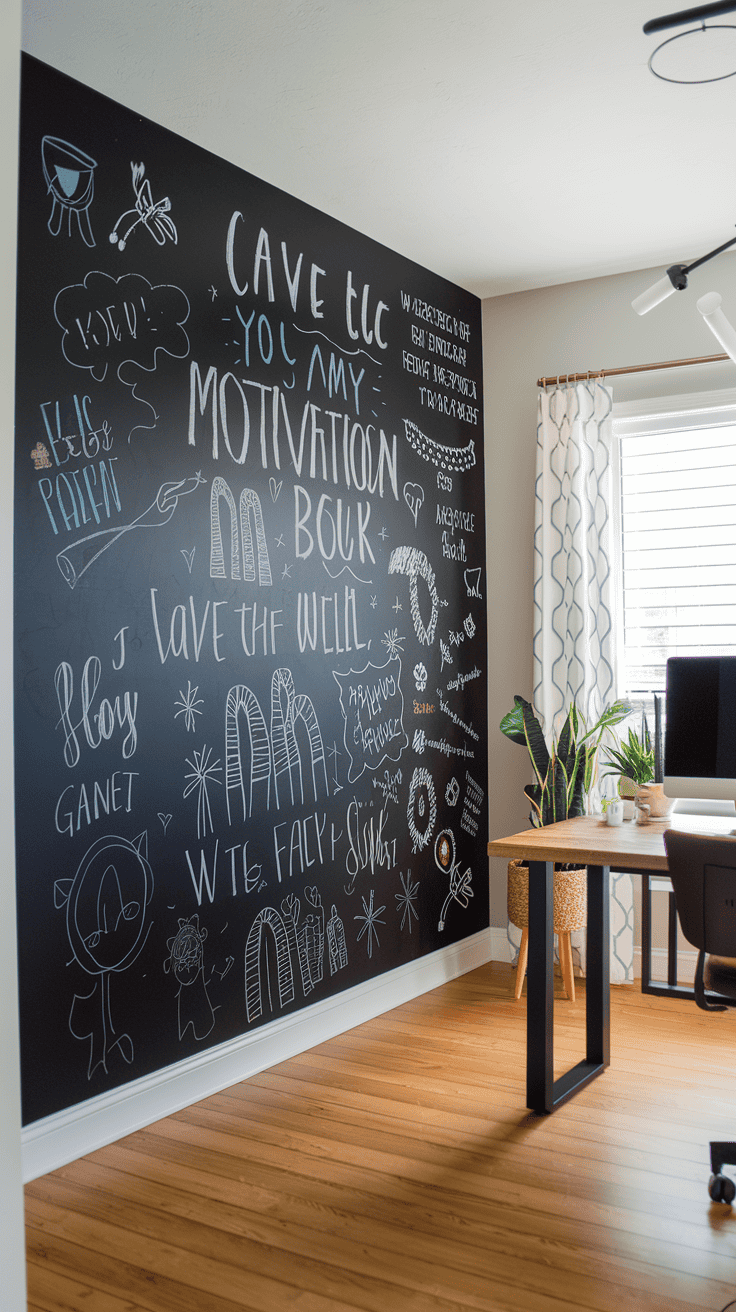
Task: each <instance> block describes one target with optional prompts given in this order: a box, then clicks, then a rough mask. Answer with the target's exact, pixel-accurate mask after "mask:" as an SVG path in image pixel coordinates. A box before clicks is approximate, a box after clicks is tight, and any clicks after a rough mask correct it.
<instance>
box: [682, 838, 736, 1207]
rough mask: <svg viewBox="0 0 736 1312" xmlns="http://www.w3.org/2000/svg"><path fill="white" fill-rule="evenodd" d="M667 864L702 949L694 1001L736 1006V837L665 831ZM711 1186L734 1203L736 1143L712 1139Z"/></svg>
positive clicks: (707, 1007) (717, 1198)
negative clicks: (728, 1172) (726, 1169)
mask: <svg viewBox="0 0 736 1312" xmlns="http://www.w3.org/2000/svg"><path fill="white" fill-rule="evenodd" d="M664 845H665V850H666V852H667V865H668V867H669V877H670V879H671V880H672V887H673V888H674V890H675V904H676V907H677V914H678V916H679V918H680V925H681V926H682V932H683V934H684V935H685V938H686V939H687V940H688V942H689V943H692V945H693V947H696V948H697V949H698V962H697V966H696V967H695V982H694V990H695V1001H696V1002H697V1004H698V1006H699V1007H701V1008H702V1009H703V1011H725V1010H726V1009H727V1007H736V838H726V837H724V838H720V837H716V836H715V835H713V836H710V835H708V836H706V835H700V834H686V833H681V832H680V831H679V830H677V829H668V830H667V831H666V832H665V835H664ZM710 1162H711V1171H712V1174H711V1177H710V1181H709V1184H708V1192H709V1194H710V1196H711V1198H712V1200H713V1202H714V1203H732V1202H733V1200H734V1197H736V1184H734V1182H733V1180H731V1179H729V1177H728V1176H725V1175H722V1174H721V1167H722V1166H724V1165H726V1164H728V1165H731V1166H733V1165H736V1143H711V1145H710Z"/></svg>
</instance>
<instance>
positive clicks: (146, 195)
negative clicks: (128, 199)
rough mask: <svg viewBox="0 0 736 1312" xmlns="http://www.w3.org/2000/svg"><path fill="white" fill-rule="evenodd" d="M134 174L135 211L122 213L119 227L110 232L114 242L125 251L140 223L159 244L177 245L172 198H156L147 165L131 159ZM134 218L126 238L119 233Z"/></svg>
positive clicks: (125, 235)
mask: <svg viewBox="0 0 736 1312" xmlns="http://www.w3.org/2000/svg"><path fill="white" fill-rule="evenodd" d="M130 169H131V173H132V175H133V194H134V196H135V206H134V208H133V209H132V210H126V211H125V213H124V214H121V215H120V218H119V219H118V221H117V223H116V224H115V227H114V228H113V230H112V232H111V233H110V241H111V242H112V243H113V245H117V248H118V250H119V251H124V250H125V247H126V244H127V241H128V238H129V237H130V234H131V233H132V232H134V231H135V229H136V228H137V227H138V224H139V223H142V224H143V226H144V228H146V229H147V230H148V232H150V234H151V236H152V237H153V240H154V241H155V242H156V243H157V244H158V245H159V246H164V245H165V244H166V241H167V239H168V240H169V241H173V243H174V245H176V244H177V241H178V236H177V231H176V226H175V224H174V222H173V220H172V219H170V218H169V211H170V209H171V201H170V200H169V198H168V196H164V197H163V199H162V200H157V201H154V199H153V194H152V192H151V184H150V182H149V181H148V178H147V177H146V176H145V173H146V166H145V164H134V163H133V162H132V160H131V164H130ZM128 219H131V220H132V222H131V223H129V224H128V227H127V228H126V230H125V232H124V233H123V235H122V237H120V236H118V230H119V229H120V228H122V226H123V224H124V223H126V222H127V221H128Z"/></svg>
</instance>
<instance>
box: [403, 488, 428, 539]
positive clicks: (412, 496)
mask: <svg viewBox="0 0 736 1312" xmlns="http://www.w3.org/2000/svg"><path fill="white" fill-rule="evenodd" d="M404 500H405V502H406V504H407V506H408V507H409V509H410V511H411V513H412V516H413V519H414V527H415V528H416V526H417V517H418V515H419V511H420V510H421V508H422V506H423V504H424V488H423V487H422V485H421V483H405V484H404Z"/></svg>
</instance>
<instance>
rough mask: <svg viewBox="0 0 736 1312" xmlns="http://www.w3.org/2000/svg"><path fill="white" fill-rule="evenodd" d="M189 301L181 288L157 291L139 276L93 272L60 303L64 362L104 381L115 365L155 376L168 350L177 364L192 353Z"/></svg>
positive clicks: (68, 290) (69, 289) (63, 293)
mask: <svg viewBox="0 0 736 1312" xmlns="http://www.w3.org/2000/svg"><path fill="white" fill-rule="evenodd" d="M189 309H190V307H189V301H188V299H187V297H186V296H185V294H184V292H183V291H182V290H181V288H180V287H171V286H167V285H163V286H157V287H154V286H152V285H151V283H150V282H149V281H148V279H147V278H144V277H143V276H142V275H141V274H139V273H126V274H123V275H122V277H120V278H111V277H110V275H109V274H107V273H100V272H97V271H93V272H91V273H88V274H87V276H86V277H85V279H84V282H82V283H74V284H73V285H72V286H70V287H64V288H62V290H61V291H60V292H59V293H58V295H57V297H56V300H55V302H54V316H55V318H56V322H57V323H58V325H59V327H60V328H62V329H63V337H62V340H61V349H62V351H63V353H64V358H65V359H66V360H67V361H68V362H69V364H72V365H74V366H75V367H76V368H77V369H89V371H90V373H91V374H92V377H93V378H94V379H95V380H96V381H97V382H98V383H101V382H102V381H103V380H104V378H105V377H106V375H107V371H108V369H109V368H110V367H112V368H113V369H116V370H117V374H118V378H120V381H121V382H127V385H128V386H129V387H130V386H132V383H131V382H129V381H127V380H126V379H125V378H123V376H122V373H121V370H122V369H123V366H124V365H126V364H133V365H140V367H141V368H142V369H145V370H147V371H148V372H152V371H153V370H154V369H155V368H156V354H157V352H158V351H164V352H165V354H166V355H171V356H173V357H174V358H175V359H177V360H183V359H184V358H185V357H186V356H187V355H188V354H189V338H188V336H187V334H186V332H185V331H184V326H183V325H184V324H185V323H186V321H187V319H188V318H189Z"/></svg>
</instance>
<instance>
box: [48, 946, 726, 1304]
mask: <svg viewBox="0 0 736 1312" xmlns="http://www.w3.org/2000/svg"><path fill="white" fill-rule="evenodd" d="M513 986H514V977H513V973H512V971H511V968H510V967H509V966H505V965H501V964H499V963H491V964H490V965H488V966H484V967H482V968H481V969H479V970H475V971H473V972H471V973H470V974H468V975H465V976H463V977H462V978H460V979H457V980H453V981H452V982H450V983H448V984H445V985H443V986H442V987H441V988H439V989H436V990H434V991H433V992H432V993H428V994H425V995H424V996H423V997H421V998H418V999H416V1000H415V1001H414V1002H410V1003H407V1004H405V1005H403V1006H401V1007H398V1008H397V1009H396V1010H395V1011H392V1012H390V1013H389V1014H387V1015H384V1016H381V1017H379V1018H378V1019H376V1020H373V1021H370V1022H368V1023H367V1024H365V1025H361V1026H359V1027H357V1028H356V1029H354V1030H352V1031H350V1032H349V1033H348V1034H344V1035H341V1036H340V1037H339V1038H336V1039H333V1040H331V1041H330V1042H328V1043H324V1044H321V1045H320V1046H319V1047H317V1048H314V1049H312V1051H310V1052H307V1053H304V1054H303V1055H301V1056H299V1057H294V1058H292V1059H291V1060H290V1061H287V1062H284V1063H283V1064H282V1065H280V1066H277V1067H274V1068H273V1069H271V1070H269V1071H264V1072H263V1074H261V1075H259V1076H256V1077H254V1078H253V1079H250V1080H248V1081H247V1082H246V1083H243V1084H240V1085H237V1086H236V1087H234V1088H232V1089H228V1090H227V1091H226V1092H224V1093H221V1094H217V1095H215V1096H214V1097H211V1098H208V1099H206V1100H205V1101H204V1102H201V1103H199V1104H197V1105H196V1106H193V1107H189V1108H187V1109H186V1110H185V1111H182V1112H180V1113H178V1114H177V1115H175V1116H171V1117H169V1118H168V1119H167V1120H164V1121H160V1122H158V1123H157V1124H156V1125H153V1126H151V1127H150V1128H149V1129H146V1130H142V1131H139V1132H138V1133H136V1134H133V1135H130V1136H129V1137H128V1138H126V1139H123V1140H121V1141H120V1142H119V1143H116V1144H114V1145H112V1146H111V1147H108V1148H103V1149H100V1150H99V1151H98V1152H95V1153H92V1154H91V1155H90V1156H89V1157H86V1158H82V1159H80V1160H79V1161H77V1162H74V1163H73V1164H72V1165H70V1166H66V1167H63V1168H62V1169H61V1170H59V1171H56V1172H54V1173H53V1174H52V1175H48V1176H44V1177H43V1178H42V1179H40V1180H36V1181H34V1182H33V1183H32V1184H31V1185H29V1186H28V1188H27V1225H28V1231H27V1233H28V1290H29V1308H30V1309H32V1310H33V1312H36V1310H40V1309H43V1310H44V1312H62V1310H63V1312H82V1310H84V1312H236V1310H239V1309H243V1308H247V1309H253V1312H277V1310H278V1312H280V1310H281V1309H286V1308H288V1309H297V1312H347V1310H348V1309H351V1310H352V1309H356V1308H360V1309H368V1310H369V1312H455V1310H456V1309H465V1308H475V1309H501V1308H503V1309H513V1312H536V1310H537V1309H539V1312H563V1309H595V1310H596V1312H624V1310H627V1312H628V1310H633V1309H644V1308H646V1309H656V1310H657V1312H695V1310H696V1309H697V1310H698V1312H701V1310H702V1309H721V1308H723V1307H724V1306H725V1305H726V1304H727V1303H729V1302H730V1300H731V1299H734V1298H736V1211H735V1212H734V1213H732V1212H731V1209H730V1208H726V1207H723V1206H721V1205H715V1204H711V1203H710V1201H709V1199H708V1194H707V1181H708V1175H709V1164H708V1141H709V1139H718V1138H723V1139H729V1138H734V1139H736V1078H735V1074H734V1073H735V1071H736V1014H734V1013H727V1014H725V1015H721V1014H718V1015H713V1016H706V1015H704V1014H703V1013H702V1012H700V1011H698V1010H697V1008H696V1007H695V1005H694V1003H693V1004H691V1003H685V1002H679V1001H678V1002H673V1001H669V1000H666V999H657V998H648V997H647V998H644V997H642V996H641V994H640V993H639V992H638V987H634V986H630V987H623V988H614V989H612V998H611V1012H612V1036H611V1051H612V1065H611V1068H610V1069H609V1070H608V1071H607V1072H606V1073H605V1074H604V1075H603V1076H602V1077H601V1078H600V1079H599V1080H597V1081H595V1082H594V1083H593V1084H592V1085H591V1086H590V1087H589V1088H587V1089H585V1090H584V1091H583V1092H582V1093H581V1094H580V1095H579V1096H578V1097H577V1098H575V1099H574V1100H573V1101H572V1102H570V1103H568V1104H566V1105H565V1106H564V1107H562V1108H560V1110H559V1111H557V1112H555V1113H554V1115H552V1116H550V1117H538V1116H534V1115H531V1114H528V1113H527V1111H526V1109H525V1107H524V1078H525V1067H524V1062H525V1015H526V1007H525V1001H524V1000H523V999H522V1000H521V1001H520V1002H518V1003H515V1002H514V1001H513ZM584 1019H585V993H584V987H581V989H580V992H579V994H578V999H577V1001H576V1002H575V1003H574V1004H570V1003H568V1002H567V1001H566V1000H565V999H564V998H563V997H562V996H561V990H560V997H559V1000H557V1001H556V1003H555V1027H556V1028H555V1036H556V1049H557V1057H558V1061H559V1069H563V1068H564V1067H565V1066H566V1065H570V1064H572V1062H573V1061H575V1060H577V1058H578V1057H579V1056H581V1055H582V1050H583V1043H584V1038H583V1035H584Z"/></svg>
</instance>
